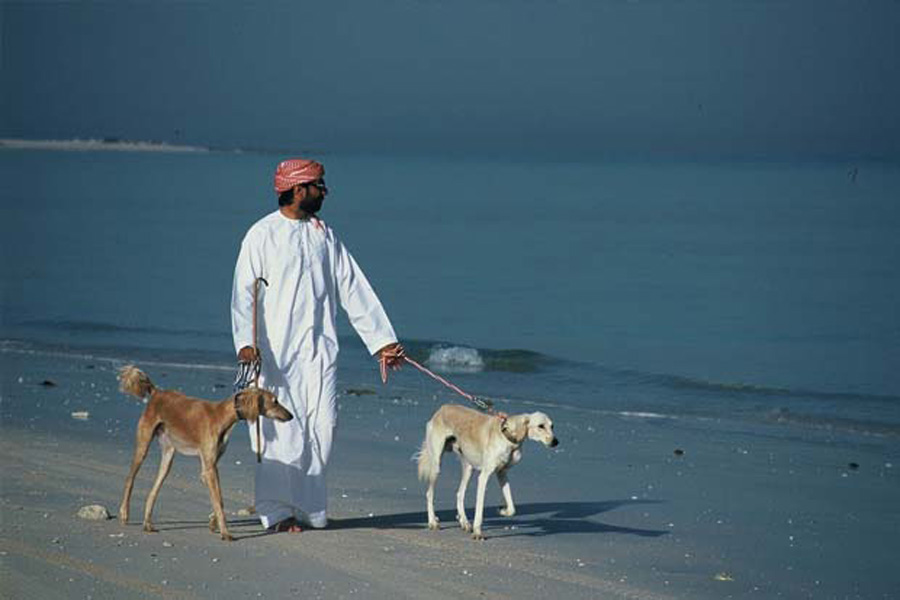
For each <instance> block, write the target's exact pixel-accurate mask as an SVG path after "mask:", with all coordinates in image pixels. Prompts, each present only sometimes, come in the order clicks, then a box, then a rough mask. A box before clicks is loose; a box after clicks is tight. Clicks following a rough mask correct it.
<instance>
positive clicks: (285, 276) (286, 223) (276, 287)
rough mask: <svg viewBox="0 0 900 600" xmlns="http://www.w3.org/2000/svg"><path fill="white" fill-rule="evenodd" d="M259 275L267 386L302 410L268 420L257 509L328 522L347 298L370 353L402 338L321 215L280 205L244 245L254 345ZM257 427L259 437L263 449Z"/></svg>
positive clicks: (236, 326) (242, 313) (248, 323)
mask: <svg viewBox="0 0 900 600" xmlns="http://www.w3.org/2000/svg"><path fill="white" fill-rule="evenodd" d="M257 277H264V278H265V279H266V280H267V281H268V284H269V285H268V287H266V286H265V285H264V284H263V283H262V282H260V284H259V301H258V308H257V314H258V316H257V336H258V339H259V349H260V355H261V357H262V373H261V375H260V386H261V387H265V388H266V389H268V390H271V391H272V392H274V393H275V395H276V396H277V397H278V400H279V402H281V403H282V404H283V405H284V406H285V407H286V408H287V409H288V410H290V411H291V413H292V414H293V415H294V419H293V420H291V421H289V422H287V423H279V422H276V421H273V420H271V419H263V420H262V438H263V453H262V463H261V464H258V465H257V468H256V486H255V487H256V510H257V513H258V514H259V515H260V520H261V521H262V524H263V526H265V527H268V526H270V525H272V524H274V523H277V522H278V521H281V520H283V519H285V518H288V517H291V516H293V517H295V518H298V519H304V517H305V520H308V521H310V522H311V523H312V524H313V525H314V526H324V524H325V522H326V509H327V494H326V488H325V474H326V467H327V466H328V458H329V456H330V454H331V446H332V440H333V434H334V427H335V425H336V418H337V407H336V403H335V399H336V391H335V366H336V361H337V354H338V337H337V330H336V328H335V316H336V312H337V306H338V303H340V306H341V307H343V309H344V310H345V311H346V312H347V314H348V316H349V317H350V323H351V324H352V325H353V328H354V329H355V330H356V332H357V333H358V334H359V336H360V337H361V338H362V340H363V342H364V343H365V345H366V348H368V350H369V352H370V353H371V354H375V353H376V352H377V351H378V350H380V349H381V348H382V347H384V346H386V345H387V344H392V343H394V342H396V341H397V337H396V335H395V334H394V329H393V327H392V326H391V323H390V321H389V320H388V317H387V315H386V314H385V312H384V309H383V308H382V306H381V302H379V300H378V297H377V296H376V295H375V292H374V291H373V290H372V287H371V286H370V285H369V282H368V281H367V280H366V277H365V275H363V272H362V270H361V269H360V268H359V265H357V264H356V261H355V260H353V257H352V256H351V255H350V253H349V252H348V251H347V249H346V248H345V247H344V245H343V244H342V243H341V242H340V241H339V240H338V239H337V237H336V236H335V234H334V232H332V231H331V229H330V228H329V227H328V226H326V225H325V224H324V223H322V222H321V221H318V220H315V219H312V220H294V219H289V218H287V217H285V216H284V215H282V214H281V212H280V211H277V210H276V211H275V212H274V213H271V214H269V215H267V216H265V217H263V218H262V219H260V220H259V221H257V222H256V223H255V224H254V225H253V226H252V227H251V228H250V229H249V231H248V232H247V235H246V236H245V237H244V241H243V243H242V244H241V251H240V255H239V256H238V260H237V265H236V266H235V270H234V288H233V291H232V299H231V321H232V332H233V335H234V347H235V350H236V351H237V350H240V349H241V348H243V347H244V346H252V345H253V283H254V281H255V280H256V278H257ZM256 443H257V442H256V428H255V427H250V444H251V446H252V448H253V450H254V452H255V451H256Z"/></svg>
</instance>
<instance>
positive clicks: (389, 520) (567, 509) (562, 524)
mask: <svg viewBox="0 0 900 600" xmlns="http://www.w3.org/2000/svg"><path fill="white" fill-rule="evenodd" d="M659 502H660V501H658V500H609V501H605V502H535V503H530V504H519V505H517V506H516V515H515V516H514V517H501V516H500V515H499V513H498V507H485V511H484V513H485V514H484V529H485V531H486V532H488V531H489V532H490V534H491V537H495V538H500V537H515V536H529V537H540V536H546V535H553V534H560V533H595V534H603V533H618V534H628V535H637V536H641V537H659V536H663V535H667V534H668V533H669V532H668V531H666V530H660V529H640V528H634V527H620V526H617V525H609V524H607V523H603V522H600V521H599V520H596V517H597V515H601V514H603V513H606V512H609V511H612V510H616V509H618V508H622V507H628V506H635V505H639V504H659ZM468 515H469V518H470V519H471V518H472V510H471V508H470V509H468ZM437 516H438V519H440V521H441V528H451V527H457V525H456V511H455V510H444V511H438V512H437ZM427 522H428V515H427V514H426V513H424V512H407V513H397V514H393V515H381V516H374V517H368V518H352V519H330V520H329V522H328V523H329V529H357V528H374V529H425V527H426V523H427Z"/></svg>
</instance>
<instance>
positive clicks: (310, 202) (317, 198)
mask: <svg viewBox="0 0 900 600" xmlns="http://www.w3.org/2000/svg"><path fill="white" fill-rule="evenodd" d="M327 195H328V188H327V187H325V180H324V179H317V180H315V181H310V182H308V183H303V184H300V185H298V186H296V187H295V188H294V201H295V202H297V206H298V207H299V208H300V209H301V210H302V211H303V212H305V213H307V214H310V215H314V214H316V213H318V212H319V211H320V210H321V209H322V202H324V201H325V196H327Z"/></svg>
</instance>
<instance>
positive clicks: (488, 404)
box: [379, 354, 496, 415]
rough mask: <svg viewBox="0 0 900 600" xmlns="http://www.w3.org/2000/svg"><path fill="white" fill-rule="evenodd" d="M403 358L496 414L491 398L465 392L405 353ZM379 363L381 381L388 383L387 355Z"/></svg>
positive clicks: (482, 407)
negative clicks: (487, 398) (486, 398)
mask: <svg viewBox="0 0 900 600" xmlns="http://www.w3.org/2000/svg"><path fill="white" fill-rule="evenodd" d="M403 360H405V361H406V362H408V363H409V364H411V365H412V366H414V367H415V368H417V369H418V370H420V371H421V372H423V373H425V374H426V375H428V376H429V377H431V378H432V379H434V380H435V381H437V382H439V383H442V384H444V385H445V386H447V387H448V388H450V389H451V390H453V391H454V392H456V393H457V394H459V395H460V396H462V397H463V398H465V399H466V400H468V401H469V402H471V403H472V404H474V405H475V406H477V407H478V408H480V409H481V410H483V411H485V412H488V413H490V414H492V415H493V414H496V411H495V410H494V405H493V403H492V402H491V401H490V400H485V399H484V398H479V397H477V396H473V395H472V394H469V393H466V392H464V391H463V390H462V389H460V388H459V387H458V386H456V385H453V384H452V383H450V382H449V381H447V380H446V379H444V378H443V377H441V376H440V375H437V374H435V373H433V372H432V371H430V370H428V369H427V368H425V367H423V366H422V365H420V364H419V363H417V362H416V361H414V360H413V359H411V358H410V357H408V356H406V355H405V354H404V355H403ZM379 363H380V364H381V382H382V383H387V379H388V370H387V359H386V358H385V357H382V358H381V359H380V360H379Z"/></svg>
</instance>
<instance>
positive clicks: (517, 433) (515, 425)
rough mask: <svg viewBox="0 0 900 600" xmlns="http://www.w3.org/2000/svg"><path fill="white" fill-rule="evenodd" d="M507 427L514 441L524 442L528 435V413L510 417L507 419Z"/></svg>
mask: <svg viewBox="0 0 900 600" xmlns="http://www.w3.org/2000/svg"><path fill="white" fill-rule="evenodd" d="M506 423H507V425H506V426H507V429H508V430H509V433H510V434H511V435H512V438H513V439H514V440H516V442H519V443H521V442H524V441H525V438H527V437H528V423H529V419H528V415H516V416H514V417H510V418H509V419H508V420H507V421H506Z"/></svg>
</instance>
